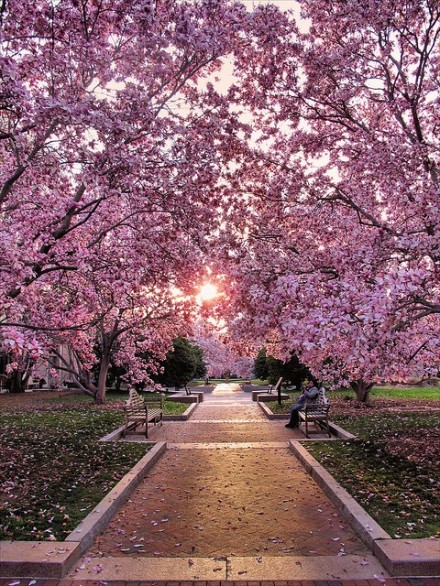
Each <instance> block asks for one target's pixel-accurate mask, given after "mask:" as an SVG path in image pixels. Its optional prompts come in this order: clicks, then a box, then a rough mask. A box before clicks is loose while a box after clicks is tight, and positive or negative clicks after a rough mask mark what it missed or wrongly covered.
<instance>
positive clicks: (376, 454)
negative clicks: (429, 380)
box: [307, 412, 440, 538]
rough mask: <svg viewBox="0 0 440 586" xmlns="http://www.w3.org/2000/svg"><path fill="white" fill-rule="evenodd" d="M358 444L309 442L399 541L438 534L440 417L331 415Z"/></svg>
mask: <svg viewBox="0 0 440 586" xmlns="http://www.w3.org/2000/svg"><path fill="white" fill-rule="evenodd" d="M332 420H333V421H335V422H336V423H338V424H339V425H341V426H342V427H343V428H344V429H347V430H348V431H351V432H352V433H354V434H356V435H357V437H358V439H357V440H356V441H351V442H348V441H344V442H326V443H322V442H321V443H318V442H315V443H308V444H307V449H308V450H309V451H310V452H311V454H312V455H313V456H314V457H315V458H316V459H317V460H318V461H319V462H320V463H321V464H322V465H323V466H324V467H325V468H326V469H327V470H328V471H329V472H330V473H331V474H332V475H333V476H334V477H335V478H336V480H337V481H338V482H339V483H340V484H341V485H342V486H343V487H344V488H345V489H346V490H348V492H349V493H350V494H351V495H352V496H353V497H354V498H355V499H356V500H357V501H358V502H359V503H360V504H361V505H362V506H363V507H364V508H365V509H366V511H368V513H369V514H370V515H371V516H372V517H373V518H374V519H375V520H376V521H377V522H378V523H379V524H380V525H381V526H382V527H383V528H384V529H385V530H386V531H387V532H388V533H390V535H391V536H392V537H395V538H399V537H402V538H408V537H414V538H415V537H430V536H440V487H439V483H438V475H439V459H438V445H439V442H440V417H439V414H438V413H437V414H435V413H434V414H433V413H393V414H392V415H391V414H390V413H388V414H386V413H381V412H378V413H371V414H368V415H339V416H338V415H332Z"/></svg>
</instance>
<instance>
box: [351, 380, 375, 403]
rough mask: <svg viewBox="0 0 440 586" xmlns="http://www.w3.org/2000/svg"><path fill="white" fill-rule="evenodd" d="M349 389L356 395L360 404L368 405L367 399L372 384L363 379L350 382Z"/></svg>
mask: <svg viewBox="0 0 440 586" xmlns="http://www.w3.org/2000/svg"><path fill="white" fill-rule="evenodd" d="M350 384H351V387H352V389H353V390H354V392H355V393H356V399H357V400H358V401H359V402H360V403H368V398H369V394H370V391H371V389H372V388H373V386H374V383H370V382H368V381H365V380H363V379H359V380H354V381H351V383H350Z"/></svg>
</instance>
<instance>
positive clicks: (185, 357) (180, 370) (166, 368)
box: [155, 337, 206, 388]
mask: <svg viewBox="0 0 440 586" xmlns="http://www.w3.org/2000/svg"><path fill="white" fill-rule="evenodd" d="M161 366H162V367H163V372H162V373H161V374H159V375H158V376H157V377H155V378H156V380H157V382H159V383H160V384H162V385H163V386H167V387H176V388H178V387H185V386H186V385H187V384H188V383H189V381H190V380H191V379H193V378H194V376H196V373H197V374H198V373H202V374H201V376H205V374H206V367H205V366H204V363H203V351H202V350H201V348H199V347H198V346H195V345H193V344H191V343H190V342H189V341H188V340H187V339H185V338H182V337H178V338H175V339H174V340H173V350H170V351H169V352H168V353H167V355H166V358H165V361H164V362H163V363H162V365H161ZM203 367H204V370H203Z"/></svg>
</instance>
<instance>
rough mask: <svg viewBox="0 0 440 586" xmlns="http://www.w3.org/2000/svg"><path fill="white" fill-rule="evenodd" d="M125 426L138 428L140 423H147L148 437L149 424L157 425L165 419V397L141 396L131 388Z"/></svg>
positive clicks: (146, 432) (124, 432)
mask: <svg viewBox="0 0 440 586" xmlns="http://www.w3.org/2000/svg"><path fill="white" fill-rule="evenodd" d="M124 411H125V428H124V431H123V433H122V435H123V437H125V435H126V434H127V431H128V429H134V430H136V428H137V426H138V425H145V437H148V424H149V423H153V424H154V425H156V424H157V423H160V424H161V425H162V421H163V397H144V398H143V397H141V396H140V395H139V394H138V393H137V392H136V391H135V390H134V389H131V390H130V393H129V398H128V401H126V402H125V405H124Z"/></svg>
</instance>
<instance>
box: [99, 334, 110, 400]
mask: <svg viewBox="0 0 440 586" xmlns="http://www.w3.org/2000/svg"><path fill="white" fill-rule="evenodd" d="M109 366H110V347H107V346H105V347H104V349H103V353H102V358H101V363H100V365H99V378H98V390H97V392H96V395H95V403H97V404H98V405H103V404H104V403H105V394H106V390H107V374H108V369H109Z"/></svg>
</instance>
